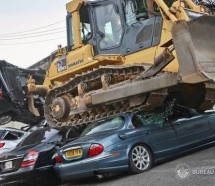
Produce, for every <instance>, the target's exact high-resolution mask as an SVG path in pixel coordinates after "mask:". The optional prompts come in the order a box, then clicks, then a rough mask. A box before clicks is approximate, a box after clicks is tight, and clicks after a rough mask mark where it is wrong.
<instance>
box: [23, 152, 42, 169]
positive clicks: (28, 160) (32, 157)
mask: <svg viewBox="0 0 215 186" xmlns="http://www.w3.org/2000/svg"><path fill="white" fill-rule="evenodd" d="M38 156H39V153H38V152H37V151H34V150H32V151H30V152H28V154H27V155H26V156H25V158H24V159H23V161H22V163H21V167H22V168H23V167H29V166H32V165H35V163H36V161H37V158H38Z"/></svg>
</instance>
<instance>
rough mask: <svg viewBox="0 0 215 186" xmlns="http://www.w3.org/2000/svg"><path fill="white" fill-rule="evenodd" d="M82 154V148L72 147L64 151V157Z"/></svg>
mask: <svg viewBox="0 0 215 186" xmlns="http://www.w3.org/2000/svg"><path fill="white" fill-rule="evenodd" d="M82 155H83V151H82V149H73V150H68V151H66V152H65V157H66V158H77V157H81V156H82Z"/></svg>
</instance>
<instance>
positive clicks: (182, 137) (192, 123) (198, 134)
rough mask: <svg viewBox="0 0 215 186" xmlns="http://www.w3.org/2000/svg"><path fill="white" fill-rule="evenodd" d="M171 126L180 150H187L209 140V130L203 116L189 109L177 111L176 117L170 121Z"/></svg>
mask: <svg viewBox="0 0 215 186" xmlns="http://www.w3.org/2000/svg"><path fill="white" fill-rule="evenodd" d="M172 125H173V126H174V128H175V131H176V133H177V140H178V143H179V145H180V148H181V149H183V150H187V148H188V147H190V148H193V147H195V146H198V145H202V144H204V143H205V142H206V140H207V139H209V138H210V128H209V124H208V121H207V118H205V117H204V115H200V114H198V113H195V112H194V111H193V110H189V109H185V108H184V109H179V110H177V116H176V118H175V119H174V120H172Z"/></svg>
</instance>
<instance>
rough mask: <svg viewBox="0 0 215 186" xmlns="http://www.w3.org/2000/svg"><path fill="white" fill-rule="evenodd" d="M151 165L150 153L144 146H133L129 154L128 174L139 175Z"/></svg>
mask: <svg viewBox="0 0 215 186" xmlns="http://www.w3.org/2000/svg"><path fill="white" fill-rule="evenodd" d="M152 165H153V155H152V152H151V151H150V150H149V148H148V147H147V146H146V145H143V144H137V145H135V146H133V147H132V148H131V150H130V153H129V168H130V172H131V173H134V174H139V173H142V172H145V171H147V170H149V169H151V167H152Z"/></svg>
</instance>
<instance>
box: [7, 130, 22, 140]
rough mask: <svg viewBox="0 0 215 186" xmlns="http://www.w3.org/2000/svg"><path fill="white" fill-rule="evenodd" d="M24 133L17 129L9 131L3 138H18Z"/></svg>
mask: <svg viewBox="0 0 215 186" xmlns="http://www.w3.org/2000/svg"><path fill="white" fill-rule="evenodd" d="M23 135H24V134H23V133H21V132H16V131H8V132H6V135H5V136H4V138H3V140H17V139H19V138H20V137H22V136H23Z"/></svg>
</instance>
